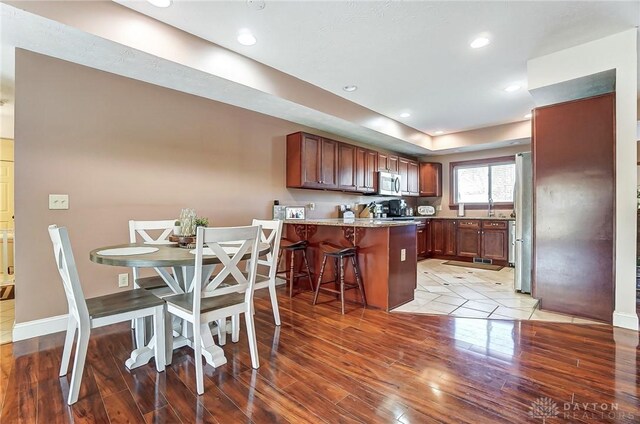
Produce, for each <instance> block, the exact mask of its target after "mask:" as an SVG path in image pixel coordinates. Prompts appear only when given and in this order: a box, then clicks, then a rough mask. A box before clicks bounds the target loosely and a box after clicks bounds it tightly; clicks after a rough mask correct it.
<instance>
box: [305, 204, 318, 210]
mask: <svg viewBox="0 0 640 424" xmlns="http://www.w3.org/2000/svg"><path fill="white" fill-rule="evenodd" d="M307 207H308V208H309V210H310V211H313V210H315V209H316V204H315V203H308V204H307Z"/></svg>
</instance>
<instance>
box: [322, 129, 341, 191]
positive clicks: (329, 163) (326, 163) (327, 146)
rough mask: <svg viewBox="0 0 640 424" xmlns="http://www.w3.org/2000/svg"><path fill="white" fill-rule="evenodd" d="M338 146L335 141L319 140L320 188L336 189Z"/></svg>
mask: <svg viewBox="0 0 640 424" xmlns="http://www.w3.org/2000/svg"><path fill="white" fill-rule="evenodd" d="M338 144H339V143H338V142H337V141H335V140H330V139H328V138H322V139H321V144H320V146H321V148H320V177H321V179H320V181H321V183H322V188H337V187H338V166H337V164H338Z"/></svg>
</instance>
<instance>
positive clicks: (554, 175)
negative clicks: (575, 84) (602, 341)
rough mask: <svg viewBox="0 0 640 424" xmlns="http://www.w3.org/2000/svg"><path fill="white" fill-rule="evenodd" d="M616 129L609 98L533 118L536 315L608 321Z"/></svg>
mask: <svg viewBox="0 0 640 424" xmlns="http://www.w3.org/2000/svg"><path fill="white" fill-rule="evenodd" d="M615 123H616V109H615V95H614V94H612V93H610V94H604V95H600V96H595V97H590V98H586V99H580V100H574V101H569V102H566V103H559V104H554V105H550V106H544V107H540V108H537V109H535V110H534V112H533V134H532V143H531V147H532V153H533V190H534V194H533V216H534V217H535V222H534V228H533V243H534V246H535V249H534V251H533V263H534V266H533V286H532V289H533V292H532V295H533V297H535V298H536V299H540V308H541V309H544V310H550V311H554V312H560V313H565V314H571V315H577V316H581V317H585V318H590V319H597V320H601V321H605V322H611V321H612V318H613V307H614V292H615V281H614V277H615V233H614V229H615V194H616V186H615V178H616V175H615V140H616V139H615V130H616V127H615ZM629 183H631V181H629Z"/></svg>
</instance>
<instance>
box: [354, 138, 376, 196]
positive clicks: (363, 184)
mask: <svg viewBox="0 0 640 424" xmlns="http://www.w3.org/2000/svg"><path fill="white" fill-rule="evenodd" d="M377 171H378V152H376V151H373V150H369V149H364V148H362V147H357V148H356V191H358V192H362V193H375V192H376V191H377V188H378V181H377V179H376V172H377Z"/></svg>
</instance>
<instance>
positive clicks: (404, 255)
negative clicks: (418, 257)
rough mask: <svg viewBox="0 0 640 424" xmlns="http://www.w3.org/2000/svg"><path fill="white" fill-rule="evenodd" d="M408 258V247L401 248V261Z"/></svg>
mask: <svg viewBox="0 0 640 424" xmlns="http://www.w3.org/2000/svg"><path fill="white" fill-rule="evenodd" d="M406 260H407V249H400V262H404V261H406Z"/></svg>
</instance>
